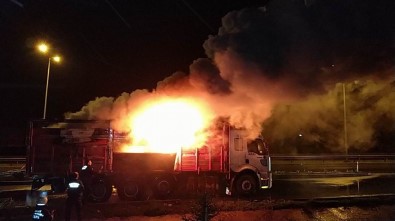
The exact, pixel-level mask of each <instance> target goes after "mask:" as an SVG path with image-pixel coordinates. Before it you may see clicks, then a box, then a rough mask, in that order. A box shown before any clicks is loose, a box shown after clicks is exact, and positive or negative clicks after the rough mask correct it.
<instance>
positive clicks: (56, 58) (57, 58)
mask: <svg viewBox="0 0 395 221" xmlns="http://www.w3.org/2000/svg"><path fill="white" fill-rule="evenodd" d="M37 48H38V50H39V51H40V52H42V53H47V52H48V50H49V47H48V45H47V44H45V43H41V44H39V45H38V46H37ZM60 59H61V58H60V56H58V55H55V56H49V57H48V68H47V83H46V86H45V100H44V113H43V119H44V120H45V118H46V115H47V101H48V86H49V75H50V71H51V61H52V60H53V61H55V62H60Z"/></svg>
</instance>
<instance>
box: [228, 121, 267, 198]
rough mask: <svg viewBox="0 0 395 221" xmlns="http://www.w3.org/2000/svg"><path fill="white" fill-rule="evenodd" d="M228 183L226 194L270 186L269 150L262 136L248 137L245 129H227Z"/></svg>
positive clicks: (245, 192)
mask: <svg viewBox="0 0 395 221" xmlns="http://www.w3.org/2000/svg"><path fill="white" fill-rule="evenodd" d="M228 138H229V141H228V142H229V167H230V171H229V173H230V185H229V187H228V188H227V189H226V193H227V194H228V195H232V192H233V193H236V194H238V195H251V194H254V193H255V192H256V191H257V190H258V189H268V188H271V186H272V173H271V160H270V156H269V150H268V147H267V145H266V143H265V142H264V140H263V138H262V137H258V138H256V139H254V140H250V139H248V137H247V136H246V131H245V130H242V129H235V128H230V129H229V135H228Z"/></svg>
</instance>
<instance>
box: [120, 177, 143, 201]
mask: <svg viewBox="0 0 395 221" xmlns="http://www.w3.org/2000/svg"><path fill="white" fill-rule="evenodd" d="M142 192H143V191H142V187H141V185H140V184H139V183H138V182H137V181H132V180H129V181H124V182H122V183H121V184H120V185H119V186H118V187H117V193H118V197H119V198H120V199H122V200H139V199H140V196H141V194H142Z"/></svg>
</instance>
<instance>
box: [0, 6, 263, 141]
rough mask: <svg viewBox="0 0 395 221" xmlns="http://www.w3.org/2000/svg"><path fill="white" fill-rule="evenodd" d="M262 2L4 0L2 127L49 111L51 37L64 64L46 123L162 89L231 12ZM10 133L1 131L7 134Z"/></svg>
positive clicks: (57, 71) (56, 70)
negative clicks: (45, 48)
mask: <svg viewBox="0 0 395 221" xmlns="http://www.w3.org/2000/svg"><path fill="white" fill-rule="evenodd" d="M263 2H264V1H252V0H249V1H226V4H224V2H223V1H189V0H170V1H167V0H166V1H165V0H159V1H158V0H133V1H121V0H119V1H115V0H84V1H80V0H57V1H53V0H4V1H1V2H0V48H1V52H0V73H1V82H0V93H1V104H2V105H1V116H0V122H1V124H2V125H9V126H11V127H19V126H21V125H22V126H24V125H25V123H26V122H27V121H28V120H29V119H37V118H41V117H42V114H43V105H44V92H45V80H46V70H47V57H45V56H43V55H41V54H39V53H37V52H36V51H35V48H34V46H35V44H36V42H37V41H39V40H46V41H47V42H48V43H50V44H51V45H52V46H53V47H54V49H56V51H58V52H59V53H60V54H61V55H62V56H63V57H64V60H63V62H62V64H60V65H57V64H53V65H52V66H51V72H50V74H51V75H50V83H49V94H48V108H47V118H53V117H62V116H63V113H65V112H67V111H77V110H79V109H80V108H81V107H82V106H83V105H84V104H85V103H87V102H88V101H90V100H92V99H94V98H95V97H98V96H118V95H119V94H121V93H122V92H132V91H134V90H136V89H140V88H147V89H152V88H155V87H156V83H157V82H158V81H160V80H162V79H163V78H165V77H166V76H169V75H170V74H172V73H174V72H176V71H178V70H181V71H185V72H187V71H188V67H189V65H190V64H191V63H192V62H193V60H195V59H197V58H199V57H206V56H205V54H204V49H203V47H202V44H203V42H204V41H205V40H206V39H207V38H208V35H210V34H216V33H217V30H218V28H219V27H220V25H221V18H222V17H223V16H224V15H225V14H226V13H227V12H229V11H232V10H240V9H242V8H244V7H256V6H262V5H263ZM4 130H6V129H2V131H3V133H4Z"/></svg>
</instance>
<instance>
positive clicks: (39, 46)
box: [37, 43, 49, 53]
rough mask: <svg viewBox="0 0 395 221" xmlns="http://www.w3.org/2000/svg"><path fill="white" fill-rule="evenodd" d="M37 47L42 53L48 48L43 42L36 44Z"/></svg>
mask: <svg viewBox="0 0 395 221" xmlns="http://www.w3.org/2000/svg"><path fill="white" fill-rule="evenodd" d="M37 49H38V50H39V51H40V52H42V53H47V52H48V50H49V46H48V45H47V44H45V43H40V44H38V45H37Z"/></svg>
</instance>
